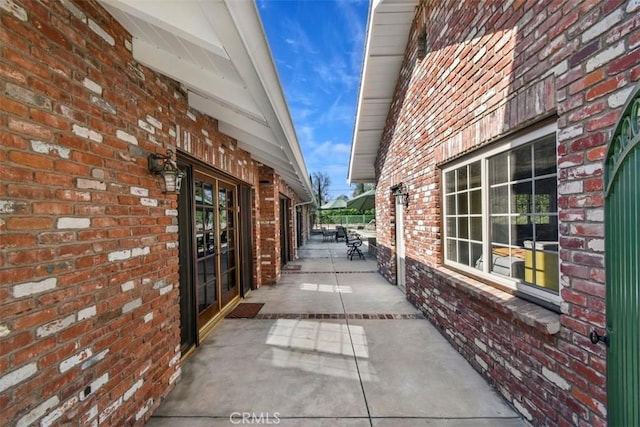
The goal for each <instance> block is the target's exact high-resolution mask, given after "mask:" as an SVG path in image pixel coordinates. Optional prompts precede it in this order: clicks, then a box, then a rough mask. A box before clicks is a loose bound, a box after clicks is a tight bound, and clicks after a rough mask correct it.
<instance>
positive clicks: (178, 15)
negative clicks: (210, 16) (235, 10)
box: [99, 0, 229, 59]
mask: <svg viewBox="0 0 640 427" xmlns="http://www.w3.org/2000/svg"><path fill="white" fill-rule="evenodd" d="M99 1H100V2H101V3H102V4H103V5H104V6H105V7H106V9H107V10H110V9H112V8H113V9H117V10H119V11H121V12H122V13H124V14H127V15H131V16H135V17H136V18H138V19H141V20H143V21H145V22H148V23H150V24H152V25H155V26H157V27H159V28H162V29H163V30H165V31H168V32H170V33H172V34H174V35H175V36H176V37H178V38H182V39H185V40H188V41H190V42H191V43H193V44H195V45H197V46H200V47H202V48H203V49H206V50H208V51H209V52H212V53H214V54H216V55H218V56H222V57H224V58H227V59H228V58H229V57H228V56H227V52H226V51H225V50H224V46H223V45H222V42H221V41H220V39H219V37H218V35H217V34H216V32H215V28H214V27H212V26H211V25H209V23H208V22H207V20H206V19H204V17H203V16H202V15H201V14H200V10H199V7H196V6H197V4H196V3H195V2H189V1H140V0H99Z"/></svg>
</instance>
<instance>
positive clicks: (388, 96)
mask: <svg viewBox="0 0 640 427" xmlns="http://www.w3.org/2000/svg"><path fill="white" fill-rule="evenodd" d="M417 5H418V0H375V1H374V2H372V4H371V8H370V10H369V19H368V22H367V42H366V45H365V53H364V61H363V68H362V75H361V79H360V89H359V93H358V105H357V109H356V121H355V125H354V129H353V137H352V143H351V157H350V160H349V172H348V177H347V180H348V182H349V183H358V182H375V180H376V172H375V160H376V156H377V152H378V149H379V146H380V140H381V138H382V135H383V132H384V128H385V123H386V119H387V116H388V113H389V109H390V107H391V103H392V101H393V96H394V94H395V88H396V82H397V81H398V77H399V75H400V67H401V65H402V61H403V60H404V55H405V50H406V45H407V40H408V37H409V31H410V29H411V24H412V22H413V19H414V16H415V8H416V6H417ZM388 34H391V36H389V35H388ZM374 73H375V76H376V77H378V80H376V79H375V78H374V76H373V74H374ZM380 77H382V79H380ZM380 80H382V81H386V82H387V83H386V84H380V83H379V81H380Z"/></svg>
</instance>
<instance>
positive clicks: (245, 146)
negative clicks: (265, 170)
mask: <svg viewBox="0 0 640 427" xmlns="http://www.w3.org/2000/svg"><path fill="white" fill-rule="evenodd" d="M238 148H240V149H242V150H244V151H246V152H248V153H250V154H251V157H252V158H253V159H254V160H257V161H258V162H260V163H262V164H264V165H266V166H269V167H270V168H272V169H273V170H274V171H275V173H276V174H278V176H280V177H281V178H283V179H284V180H285V181H294V182H296V181H297V182H300V179H299V178H298V176H297V175H296V173H295V171H294V170H293V167H292V166H291V164H290V163H289V162H287V161H286V159H284V158H281V157H278V156H277V154H274V153H273V152H268V151H265V150H263V149H261V148H259V146H257V145H255V144H254V143H250V142H247V141H238Z"/></svg>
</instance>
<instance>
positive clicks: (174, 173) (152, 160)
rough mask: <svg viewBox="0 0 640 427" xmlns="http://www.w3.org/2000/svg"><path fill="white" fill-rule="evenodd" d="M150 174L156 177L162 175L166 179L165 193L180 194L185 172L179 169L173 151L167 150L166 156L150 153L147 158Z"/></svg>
mask: <svg viewBox="0 0 640 427" xmlns="http://www.w3.org/2000/svg"><path fill="white" fill-rule="evenodd" d="M147 160H148V163H149V165H148V166H149V172H151V173H152V174H154V175H162V177H163V178H164V189H165V191H164V192H165V193H180V187H182V178H183V177H184V172H183V171H182V170H180V168H178V164H177V163H176V161H175V160H173V150H167V154H166V155H162V154H156V153H150V154H149V156H148V157H147Z"/></svg>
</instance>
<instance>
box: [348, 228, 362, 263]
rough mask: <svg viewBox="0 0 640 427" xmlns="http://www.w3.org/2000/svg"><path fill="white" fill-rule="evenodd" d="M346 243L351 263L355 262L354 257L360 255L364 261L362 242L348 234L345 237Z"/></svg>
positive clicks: (353, 235)
mask: <svg viewBox="0 0 640 427" xmlns="http://www.w3.org/2000/svg"><path fill="white" fill-rule="evenodd" d="M345 242H346V243H347V257H348V258H349V260H350V261H353V256H354V255H355V254H358V256H359V257H360V258H362V259H364V254H363V253H362V251H361V250H360V246H362V240H360V237H358V236H357V235H355V234H351V235H349V234H348V233H347V234H346V235H345Z"/></svg>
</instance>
